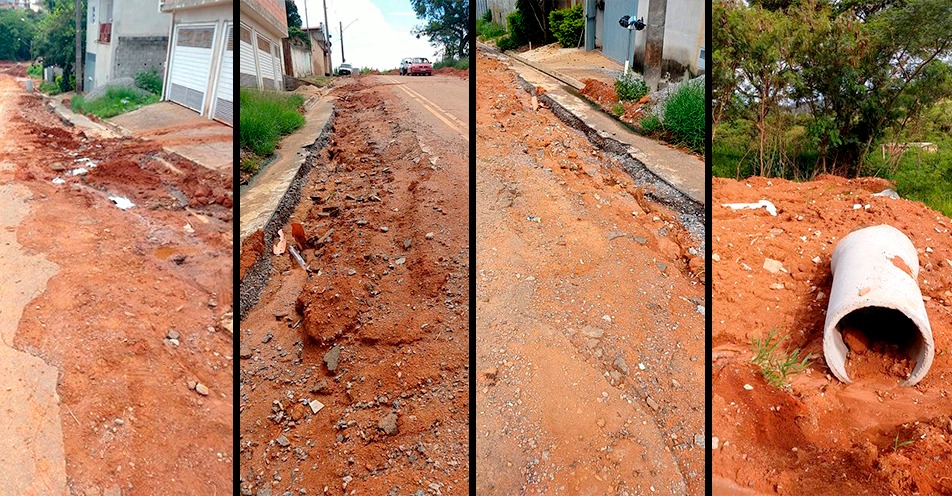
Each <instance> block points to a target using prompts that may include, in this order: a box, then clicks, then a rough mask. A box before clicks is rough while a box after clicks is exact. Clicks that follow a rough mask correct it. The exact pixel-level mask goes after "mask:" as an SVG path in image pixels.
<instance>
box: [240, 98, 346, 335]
mask: <svg viewBox="0 0 952 496" xmlns="http://www.w3.org/2000/svg"><path fill="white" fill-rule="evenodd" d="M336 116H337V108H336V107H332V108H331V115H330V117H328V119H327V122H325V123H324V127H323V128H322V129H321V132H320V133H319V134H318V137H317V139H316V140H314V143H313V144H311V145H308V146H306V147H305V149H307V150H309V152H310V153H309V155H312V154H314V153H316V152H319V151H320V150H322V149H323V148H324V147H325V146H327V144H328V142H329V141H330V135H331V133H332V130H333V128H334V119H335V118H336ZM314 165H315V162H314V160H311V159H310V156H309V157H308V158H307V159H305V160H304V163H303V164H301V167H300V168H298V171H297V174H295V175H294V178H293V179H292V180H291V184H290V185H288V189H287V191H285V192H284V194H283V195H282V196H281V200H279V201H278V206H277V207H276V208H275V210H274V212H272V213H271V217H269V218H268V221H267V222H266V223H265V225H264V227H263V228H262V230H263V231H264V250H262V251H261V255H259V256H258V259H257V260H255V262H254V263H253V264H252V265H251V268H249V269H248V272H246V273H245V277H244V278H242V279H241V281H240V286H239V296H238V321H239V322H240V321H242V320H244V318H245V316H246V315H247V314H248V312H249V311H251V309H252V308H253V307H254V306H255V305H256V304H257V303H258V300H259V299H260V298H261V291H262V290H263V289H264V287H265V286H266V285H267V284H268V280H269V279H270V278H271V246H273V245H274V239H275V237H276V235H277V232H278V229H279V228H280V227H281V226H283V225H284V224H286V223H287V222H288V219H289V218H290V217H291V212H293V211H294V209H295V208H297V205H298V202H299V201H300V200H301V189H302V188H303V187H304V180H305V179H306V178H307V176H308V175H310V173H311V170H312V169H313V168H314ZM239 256H240V255H239Z"/></svg>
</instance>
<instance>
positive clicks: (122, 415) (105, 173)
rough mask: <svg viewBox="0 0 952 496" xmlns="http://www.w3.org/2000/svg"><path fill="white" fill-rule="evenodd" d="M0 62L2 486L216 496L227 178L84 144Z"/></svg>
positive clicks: (223, 374)
mask: <svg viewBox="0 0 952 496" xmlns="http://www.w3.org/2000/svg"><path fill="white" fill-rule="evenodd" d="M3 72H4V65H3V64H0V121H2V122H3V123H4V124H3V126H2V128H0V226H2V227H3V233H2V234H0V246H2V247H0V288H2V289H0V330H2V334H3V344H2V345H0V355H2V356H3V359H2V365H0V377H2V379H0V387H2V388H3V390H4V391H6V393H5V394H4V395H3V396H2V397H0V412H2V413H0V416H3V417H2V418H0V426H3V427H0V453H2V455H0V462H2V463H0V480H2V481H3V485H2V487H0V493H3V494H26V495H29V494H36V495H47V494H49V495H62V494H101V493H105V494H124V495H136V494H143V495H148V494H156V492H160V493H163V494H195V493H196V491H199V492H202V493H205V494H216V493H217V494H227V493H229V492H230V491H231V489H230V488H231V487H232V485H231V480H232V476H231V474H232V455H231V453H232V446H233V442H232V432H233V431H232V425H233V423H232V413H231V411H232V384H233V381H232V373H231V370H232V363H233V362H232V359H231V354H232V353H231V349H232V342H233V340H232V336H231V334H230V331H229V330H226V327H227V323H223V322H222V317H223V316H224V315H225V314H227V313H228V312H230V311H231V309H230V307H231V280H232V275H231V274H232V272H231V271H232V261H231V260H232V257H231V253H232V252H231V208H230V201H231V200H230V195H231V193H230V190H231V176H230V175H222V174H221V173H218V172H212V171H208V170H205V169H203V168H201V167H198V166H196V165H195V164H193V163H191V162H188V161H185V160H182V159H181V158H178V157H176V156H170V155H168V154H166V153H165V152H162V151H161V147H158V146H155V145H154V144H151V143H149V142H144V141H136V140H102V139H94V138H91V137H87V136H85V134H84V133H83V132H82V131H81V130H79V129H76V128H75V127H69V126H65V125H64V124H63V122H61V120H60V119H59V117H58V116H57V115H55V114H54V113H52V112H51V111H50V110H49V108H48V107H47V106H46V104H45V103H44V100H43V99H42V98H41V97H39V96H37V95H36V94H26V93H24V92H23V91H22V88H23V82H22V81H18V80H17V79H16V78H14V77H12V76H10V75H9V74H4V73H3ZM94 166H95V167H94ZM80 167H82V168H84V169H85V170H86V172H85V173H76V174H75V175H70V171H74V172H75V171H76V169H78V168H80ZM55 178H59V180H57V181H56V182H54V181H53V180H54V179H55ZM57 183H59V184H57ZM109 197H116V198H118V197H123V198H125V199H127V200H129V201H131V202H132V203H133V204H134V206H132V207H131V208H129V209H127V210H122V209H120V208H118V206H117V204H116V203H115V202H114V201H112V200H110V199H109ZM223 204H227V205H228V206H227V207H226V206H224V205H223ZM186 207H188V210H186ZM186 225H187V226H188V227H186ZM170 336H177V337H176V339H174V340H173V339H169V337H170ZM190 381H195V382H200V383H201V384H202V385H203V386H202V387H201V388H199V389H201V390H202V391H203V392H207V395H203V394H199V393H198V392H196V391H194V390H191V389H190V388H189V382H190ZM206 387H207V391H206V390H205V389H204V388H206ZM8 415H9V417H10V418H6V416H8Z"/></svg>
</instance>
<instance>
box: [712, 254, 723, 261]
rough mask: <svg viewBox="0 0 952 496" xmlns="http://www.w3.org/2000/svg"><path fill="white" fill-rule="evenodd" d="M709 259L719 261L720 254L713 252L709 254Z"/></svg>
mask: <svg viewBox="0 0 952 496" xmlns="http://www.w3.org/2000/svg"><path fill="white" fill-rule="evenodd" d="M711 260H713V261H715V262H720V261H721V256H720V255H718V254H717V253H714V254H712V255H711Z"/></svg>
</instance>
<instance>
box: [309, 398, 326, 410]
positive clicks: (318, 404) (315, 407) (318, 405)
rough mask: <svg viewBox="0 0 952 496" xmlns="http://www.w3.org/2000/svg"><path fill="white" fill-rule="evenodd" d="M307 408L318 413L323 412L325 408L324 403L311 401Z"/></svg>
mask: <svg viewBox="0 0 952 496" xmlns="http://www.w3.org/2000/svg"><path fill="white" fill-rule="evenodd" d="M307 406H309V407H311V412H313V413H317V412H319V411H321V409H322V408H324V403H321V402H320V401H317V400H311V401H310V402H308V404H307Z"/></svg>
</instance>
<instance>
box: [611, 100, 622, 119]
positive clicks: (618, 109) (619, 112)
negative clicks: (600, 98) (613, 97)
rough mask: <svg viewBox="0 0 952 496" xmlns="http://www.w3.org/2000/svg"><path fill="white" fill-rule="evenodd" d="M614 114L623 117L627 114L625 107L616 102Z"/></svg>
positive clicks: (613, 106)
mask: <svg viewBox="0 0 952 496" xmlns="http://www.w3.org/2000/svg"><path fill="white" fill-rule="evenodd" d="M612 113H614V114H615V115H617V116H618V117H621V115H622V114H624V113H625V106H624V105H622V104H621V102H615V104H614V105H612Z"/></svg>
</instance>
